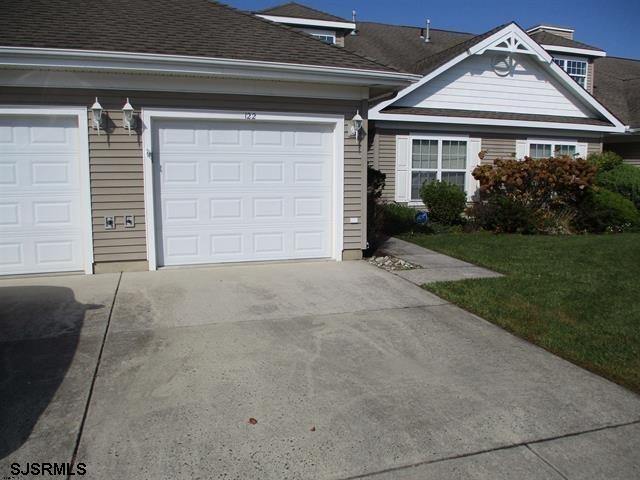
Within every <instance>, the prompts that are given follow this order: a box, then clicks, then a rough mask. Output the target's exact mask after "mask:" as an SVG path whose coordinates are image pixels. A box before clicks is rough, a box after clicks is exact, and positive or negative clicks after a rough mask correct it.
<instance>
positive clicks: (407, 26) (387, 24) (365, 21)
mask: <svg viewBox="0 0 640 480" xmlns="http://www.w3.org/2000/svg"><path fill="white" fill-rule="evenodd" d="M358 23H372V24H375V25H385V26H387V27H400V28H415V29H418V30H419V29H421V28H424V26H419V25H399V24H397V23H384V22H374V21H371V20H358V21H356V24H358ZM429 30H431V31H432V32H433V31H434V30H435V31H437V32H447V33H461V34H464V35H474V36H476V35H481V34H478V33H473V32H463V31H460V30H447V29H444V28H433V27H429Z"/></svg>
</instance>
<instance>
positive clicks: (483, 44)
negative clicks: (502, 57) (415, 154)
mask: <svg viewBox="0 0 640 480" xmlns="http://www.w3.org/2000/svg"><path fill="white" fill-rule="evenodd" d="M512 32H513V33H517V34H518V35H519V36H521V37H522V39H521V40H522V41H523V42H526V44H527V46H528V47H529V48H531V49H532V50H533V52H534V53H535V55H536V57H537V58H538V59H540V60H541V61H542V62H544V63H545V64H546V65H547V66H548V68H549V69H550V70H551V73H552V75H553V76H554V77H555V78H556V79H557V80H558V81H560V82H561V83H562V84H564V86H565V87H566V88H567V89H568V90H569V91H572V92H573V93H574V94H575V95H576V96H577V97H578V98H580V99H582V100H583V101H585V102H586V103H588V104H589V105H590V106H591V107H592V108H593V109H594V110H596V111H597V112H598V113H600V114H601V115H602V116H603V117H605V118H606V119H607V120H608V121H610V122H611V123H612V124H613V125H614V126H615V127H616V128H617V129H618V130H614V131H624V125H623V123H622V122H621V121H620V120H618V118H617V117H616V116H615V115H613V114H612V113H611V112H610V111H609V110H608V109H607V108H606V107H605V106H604V105H602V104H601V103H600V102H599V101H598V100H596V99H595V97H593V96H592V95H591V94H589V92H587V91H586V90H585V89H584V88H582V87H581V86H580V85H578V83H577V82H575V81H573V80H572V79H571V77H570V76H569V74H567V72H565V71H564V70H563V69H562V68H560V67H559V66H558V65H556V63H555V62H554V61H553V57H551V55H549V53H548V52H547V51H546V50H545V49H544V48H542V47H541V46H540V45H539V44H538V43H537V42H536V41H535V40H533V39H532V38H531V37H530V36H529V35H527V33H526V32H525V31H524V30H522V28H520V27H519V26H518V25H517V24H516V23H515V22H511V23H510V24H509V25H507V26H506V27H504V28H502V29H500V30H498V31H497V32H496V33H494V34H493V35H490V36H489V37H487V38H485V39H482V40H481V41H479V42H478V43H476V44H475V45H472V46H471V47H469V48H468V49H467V50H465V51H464V52H462V53H460V54H459V55H456V56H455V57H454V58H452V59H451V60H449V61H448V62H446V63H445V64H443V65H441V66H440V67H438V68H436V69H435V70H433V71H432V72H430V73H429V74H428V75H426V76H425V77H423V78H422V80H420V81H419V82H416V83H414V84H412V85H409V86H408V87H405V88H404V89H403V90H401V91H400V92H398V95H396V96H395V97H394V98H392V99H389V100H386V101H384V102H381V103H379V104H378V105H376V106H375V107H373V108H372V109H371V110H369V118H372V116H371V115H372V114H373V115H376V116H379V115H382V116H383V117H384V114H383V113H381V111H382V110H383V109H385V108H386V107H388V106H389V105H391V104H393V103H394V102H396V101H398V100H400V99H401V98H403V97H405V96H406V95H408V94H409V93H411V92H413V91H414V90H416V89H418V88H420V87H421V86H422V85H424V84H425V83H427V82H429V81H430V80H432V79H433V78H435V77H437V76H438V75H440V74H441V73H443V72H445V71H446V70H448V69H450V68H451V67H453V66H454V65H457V64H458V63H460V62H461V61H463V60H465V59H466V58H468V57H470V56H472V55H474V54H475V53H476V52H480V51H483V50H486V49H487V48H489V47H490V46H491V45H492V44H493V43H495V42H496V41H498V40H499V39H501V38H502V37H504V36H505V34H508V33H512ZM384 118H388V117H384ZM378 119H382V118H378ZM405 121H409V120H405ZM412 121H413V120H412Z"/></svg>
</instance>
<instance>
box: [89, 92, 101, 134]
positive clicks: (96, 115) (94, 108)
mask: <svg viewBox="0 0 640 480" xmlns="http://www.w3.org/2000/svg"><path fill="white" fill-rule="evenodd" d="M102 112H103V109H102V105H100V102H98V97H96V101H95V102H94V103H93V105H91V114H92V115H93V128H95V129H96V130H97V131H98V135H100V127H101V126H102Z"/></svg>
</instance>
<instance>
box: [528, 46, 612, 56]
mask: <svg viewBox="0 0 640 480" xmlns="http://www.w3.org/2000/svg"><path fill="white" fill-rule="evenodd" d="M540 46H541V47H542V48H544V49H545V50H547V51H549V52H559V53H570V54H573V55H586V56H588V57H606V56H607V52H605V51H604V50H590V49H588V48H576V47H565V46H562V45H547V44H544V43H541V44H540Z"/></svg>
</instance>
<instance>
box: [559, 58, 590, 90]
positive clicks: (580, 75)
mask: <svg viewBox="0 0 640 480" xmlns="http://www.w3.org/2000/svg"><path fill="white" fill-rule="evenodd" d="M553 61H554V62H555V63H556V64H557V65H558V66H559V67H560V68H561V69H563V70H564V71H565V72H567V73H568V74H569V76H570V77H571V78H573V79H574V80H575V81H576V82H578V85H580V86H581V87H582V88H584V89H586V88H587V62H586V60H577V59H571V58H558V57H556V58H554V59H553Z"/></svg>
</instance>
